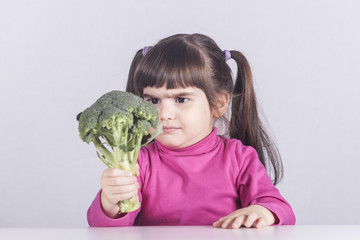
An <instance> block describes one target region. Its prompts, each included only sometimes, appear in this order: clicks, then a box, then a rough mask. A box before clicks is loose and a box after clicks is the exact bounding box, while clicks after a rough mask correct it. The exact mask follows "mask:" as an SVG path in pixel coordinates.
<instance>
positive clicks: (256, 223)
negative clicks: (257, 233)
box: [213, 205, 275, 229]
mask: <svg viewBox="0 0 360 240" xmlns="http://www.w3.org/2000/svg"><path fill="white" fill-rule="evenodd" d="M274 223H275V216H274V214H273V213H272V212H270V211H269V210H268V209H266V208H265V207H263V206H260V205H251V206H249V207H246V208H241V209H238V210H236V211H234V212H232V213H230V214H229V215H227V216H225V217H223V218H220V219H219V220H218V221H216V222H214V223H213V227H216V228H218V227H221V228H228V227H231V228H233V229H237V228H240V227H241V226H245V227H247V228H250V227H255V228H262V227H265V226H269V225H271V224H274Z"/></svg>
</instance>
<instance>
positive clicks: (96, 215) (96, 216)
mask: <svg viewBox="0 0 360 240" xmlns="http://www.w3.org/2000/svg"><path fill="white" fill-rule="evenodd" d="M100 193H101V190H100V191H99V192H98V193H97V195H96V197H95V199H94V201H93V202H92V204H91V205H90V207H89V209H88V212H87V220H88V223H89V225H90V226H91V227H122V226H132V225H133V223H134V220H135V218H136V216H137V215H138V213H139V212H140V208H139V209H138V210H136V211H134V212H130V213H126V214H122V215H121V216H120V217H119V218H110V217H108V216H106V215H105V213H104V211H103V209H102V207H101V202H100ZM139 197H140V196H139Z"/></svg>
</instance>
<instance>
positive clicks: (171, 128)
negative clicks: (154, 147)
mask: <svg viewBox="0 0 360 240" xmlns="http://www.w3.org/2000/svg"><path fill="white" fill-rule="evenodd" d="M178 129H179V128H177V127H163V132H164V133H173V132H175V131H176V130H178Z"/></svg>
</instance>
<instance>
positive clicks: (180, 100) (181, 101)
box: [176, 97, 189, 103]
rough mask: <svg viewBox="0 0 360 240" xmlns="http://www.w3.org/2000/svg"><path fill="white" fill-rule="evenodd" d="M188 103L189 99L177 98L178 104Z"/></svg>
mask: <svg viewBox="0 0 360 240" xmlns="http://www.w3.org/2000/svg"><path fill="white" fill-rule="evenodd" d="M187 101H189V99H188V98H182V97H178V98H176V102H178V103H186V102H187Z"/></svg>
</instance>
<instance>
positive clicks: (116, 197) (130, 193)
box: [112, 191, 138, 202]
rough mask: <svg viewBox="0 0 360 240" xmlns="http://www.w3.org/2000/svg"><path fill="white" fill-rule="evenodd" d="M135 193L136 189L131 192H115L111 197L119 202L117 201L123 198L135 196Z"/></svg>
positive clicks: (136, 192)
mask: <svg viewBox="0 0 360 240" xmlns="http://www.w3.org/2000/svg"><path fill="white" fill-rule="evenodd" d="M136 194H138V191H133V192H129V193H124V194H115V195H113V196H112V197H113V198H114V199H116V200H115V201H114V202H119V201H123V200H128V199H130V198H132V197H133V196H135V195H136Z"/></svg>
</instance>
